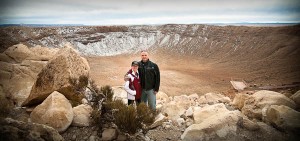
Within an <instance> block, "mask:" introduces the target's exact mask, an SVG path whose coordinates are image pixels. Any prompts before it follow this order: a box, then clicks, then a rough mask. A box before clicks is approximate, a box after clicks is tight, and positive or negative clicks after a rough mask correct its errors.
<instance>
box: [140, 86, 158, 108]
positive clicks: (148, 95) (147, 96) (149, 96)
mask: <svg viewBox="0 0 300 141" xmlns="http://www.w3.org/2000/svg"><path fill="white" fill-rule="evenodd" d="M142 102H145V103H146V104H147V102H148V106H150V108H151V109H152V110H155V109H156V95H155V94H154V90H153V89H151V90H148V91H147V90H145V89H143V90H142Z"/></svg>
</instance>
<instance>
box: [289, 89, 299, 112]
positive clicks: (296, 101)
mask: <svg viewBox="0 0 300 141" xmlns="http://www.w3.org/2000/svg"><path fill="white" fill-rule="evenodd" d="M290 98H291V99H292V100H294V101H295V103H296V104H297V106H298V108H300V90H299V91H297V92H296V93H295V94H293V95H292V96H291V97H290Z"/></svg>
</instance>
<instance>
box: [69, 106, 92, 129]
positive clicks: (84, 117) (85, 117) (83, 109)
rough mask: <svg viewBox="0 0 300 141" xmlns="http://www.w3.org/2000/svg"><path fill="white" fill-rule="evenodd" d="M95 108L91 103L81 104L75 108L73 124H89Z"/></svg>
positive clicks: (81, 125) (80, 125)
mask: <svg viewBox="0 0 300 141" xmlns="http://www.w3.org/2000/svg"><path fill="white" fill-rule="evenodd" d="M92 111H93V108H92V107H91V106H90V105H85V104H81V105H78V106H76V107H74V108H73V113H74V119H73V122H72V125H73V126H79V127H83V126H89V125H90V122H91V113H92Z"/></svg>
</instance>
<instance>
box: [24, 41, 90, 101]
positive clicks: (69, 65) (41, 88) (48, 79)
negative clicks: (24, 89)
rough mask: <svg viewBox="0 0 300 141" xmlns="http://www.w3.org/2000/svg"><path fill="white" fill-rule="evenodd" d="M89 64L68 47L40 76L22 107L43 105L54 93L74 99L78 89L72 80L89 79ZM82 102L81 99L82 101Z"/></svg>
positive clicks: (59, 53) (56, 56) (49, 63)
mask: <svg viewBox="0 0 300 141" xmlns="http://www.w3.org/2000/svg"><path fill="white" fill-rule="evenodd" d="M89 70H90V67H89V65H88V62H87V61H86V59H84V58H83V57H80V55H79V54H78V53H77V52H76V51H75V50H74V49H73V48H72V47H70V46H68V45H66V46H65V47H64V48H62V49H60V50H59V52H58V53H57V54H56V55H55V56H54V57H53V59H51V60H50V61H49V62H48V64H47V65H46V66H45V67H44V68H43V69H42V70H41V72H40V73H39V74H38V77H37V80H36V81H35V83H34V85H33V86H32V89H31V92H30V95H29V97H28V98H27V99H26V101H25V102H24V103H22V106H28V105H34V104H38V103H41V102H42V101H43V100H44V99H45V98H46V97H47V96H48V95H49V94H51V93H52V92H53V91H58V92H60V93H62V94H64V95H65V96H66V97H67V98H68V99H71V98H72V97H74V94H75V92H76V89H77V88H75V86H74V84H72V80H80V77H88V75H89ZM80 100H81V99H80Z"/></svg>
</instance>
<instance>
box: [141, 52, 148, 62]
mask: <svg viewBox="0 0 300 141" xmlns="http://www.w3.org/2000/svg"><path fill="white" fill-rule="evenodd" d="M141 58H142V60H143V62H147V60H148V59H149V57H148V53H147V52H142V53H141Z"/></svg>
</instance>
